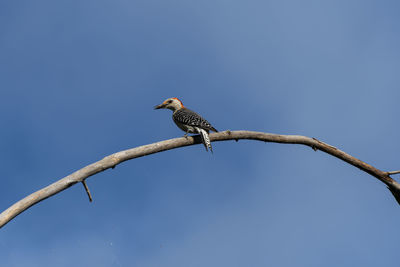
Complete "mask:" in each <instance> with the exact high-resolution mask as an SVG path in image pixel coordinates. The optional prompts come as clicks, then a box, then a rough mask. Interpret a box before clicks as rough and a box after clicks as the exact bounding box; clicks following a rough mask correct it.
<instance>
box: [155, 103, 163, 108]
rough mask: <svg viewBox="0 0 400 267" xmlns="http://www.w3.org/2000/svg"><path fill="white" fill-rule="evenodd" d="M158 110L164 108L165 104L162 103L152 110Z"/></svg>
mask: <svg viewBox="0 0 400 267" xmlns="http://www.w3.org/2000/svg"><path fill="white" fill-rule="evenodd" d="M160 108H165V104H164V103H162V104H160V105H157V106H155V107H154V109H160Z"/></svg>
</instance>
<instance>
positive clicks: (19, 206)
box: [0, 131, 400, 228]
mask: <svg viewBox="0 0 400 267" xmlns="http://www.w3.org/2000/svg"><path fill="white" fill-rule="evenodd" d="M239 139H250V140H258V141H264V142H272V143H284V144H301V145H306V146H309V147H311V148H312V149H314V150H321V151H323V152H325V153H328V154H330V155H332V156H334V157H336V158H338V159H341V160H343V161H345V162H347V163H349V164H351V165H353V166H355V167H357V168H359V169H360V170H362V171H365V172H366V173H368V174H370V175H372V176H374V177H375V178H377V179H378V180H379V181H381V182H382V183H384V184H385V185H386V186H387V187H388V188H389V190H390V191H391V192H392V194H393V196H394V197H395V198H396V200H397V202H398V203H399V204H400V184H399V183H398V182H396V181H395V180H394V179H392V178H391V177H390V175H391V174H396V173H398V171H394V172H385V171H381V170H379V169H377V168H375V167H373V166H371V165H369V164H367V163H365V162H363V161H361V160H359V159H357V158H355V157H353V156H351V155H349V154H347V153H345V152H343V151H341V150H339V149H337V148H336V147H333V146H331V145H328V144H326V143H324V142H321V141H319V140H317V139H315V138H310V137H306V136H300V135H279V134H271V133H263V132H253V131H225V132H218V133H213V134H210V140H211V141H214V142H215V141H226V140H236V141H237V140H239ZM200 143H201V139H200V137H199V136H192V137H188V138H185V137H181V138H174V139H169V140H165V141H161V142H157V143H153V144H149V145H144V146H139V147H136V148H132V149H128V150H124V151H120V152H117V153H114V154H112V155H109V156H107V157H105V158H103V159H102V160H99V161H97V162H95V163H93V164H90V165H88V166H86V167H84V168H82V169H80V170H78V171H76V172H74V173H72V174H70V175H68V176H66V177H64V178H62V179H60V180H58V181H57V182H54V183H53V184H51V185H49V186H47V187H45V188H43V189H40V190H38V191H36V192H34V193H32V194H30V195H29V196H27V197H25V198H23V199H21V200H20V201H18V202H17V203H15V204H14V205H12V206H11V207H9V208H8V209H6V210H5V211H3V212H2V213H1V214H0V228H1V227H3V226H4V225H5V224H7V223H8V222H9V221H11V220H12V219H13V218H15V217H16V216H17V215H19V214H20V213H22V212H23V211H24V210H26V209H28V208H30V207H32V206H33V205H35V204H37V203H39V202H40V201H42V200H44V199H46V198H48V197H51V196H53V195H55V194H57V193H60V192H61V191H63V190H65V189H67V188H68V187H70V186H72V185H74V184H76V183H80V182H82V183H83V184H84V185H85V183H84V181H85V179H86V178H88V177H90V176H92V175H94V174H96V173H99V172H102V171H104V170H107V169H109V168H114V167H115V166H116V165H118V164H120V163H122V162H124V161H127V160H130V159H134V158H139V157H143V156H147V155H150V154H154V153H158V152H162V151H166V150H170V149H174V148H178V147H184V146H190V145H194V144H200ZM85 189H87V187H85ZM87 193H88V195H89V196H90V193H89V191H88V189H87Z"/></svg>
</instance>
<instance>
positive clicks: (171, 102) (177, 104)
mask: <svg viewBox="0 0 400 267" xmlns="http://www.w3.org/2000/svg"><path fill="white" fill-rule="evenodd" d="M183 107H184V106H183V104H182V102H181V101H180V100H179V99H178V98H176V97H172V98H168V99H166V100H165V101H164V102H162V103H161V104H160V105H157V106H155V107H154V109H160V108H167V109H170V110H172V111H175V110H178V109H181V108H183Z"/></svg>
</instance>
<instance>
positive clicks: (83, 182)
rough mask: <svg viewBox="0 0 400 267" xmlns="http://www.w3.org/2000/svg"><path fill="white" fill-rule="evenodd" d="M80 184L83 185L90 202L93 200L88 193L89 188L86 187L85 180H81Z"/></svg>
mask: <svg viewBox="0 0 400 267" xmlns="http://www.w3.org/2000/svg"><path fill="white" fill-rule="evenodd" d="M82 184H83V187H84V188H85V190H86V194H87V195H88V197H89V201H90V202H92V201H93V198H92V194H90V190H89V187H88V186H87V184H86V181H85V180H83V181H82Z"/></svg>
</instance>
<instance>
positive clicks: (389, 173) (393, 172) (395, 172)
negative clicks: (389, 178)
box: [387, 171, 400, 175]
mask: <svg viewBox="0 0 400 267" xmlns="http://www.w3.org/2000/svg"><path fill="white" fill-rule="evenodd" d="M398 173H400V171H392V172H387V174H388V175H392V174H398Z"/></svg>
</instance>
